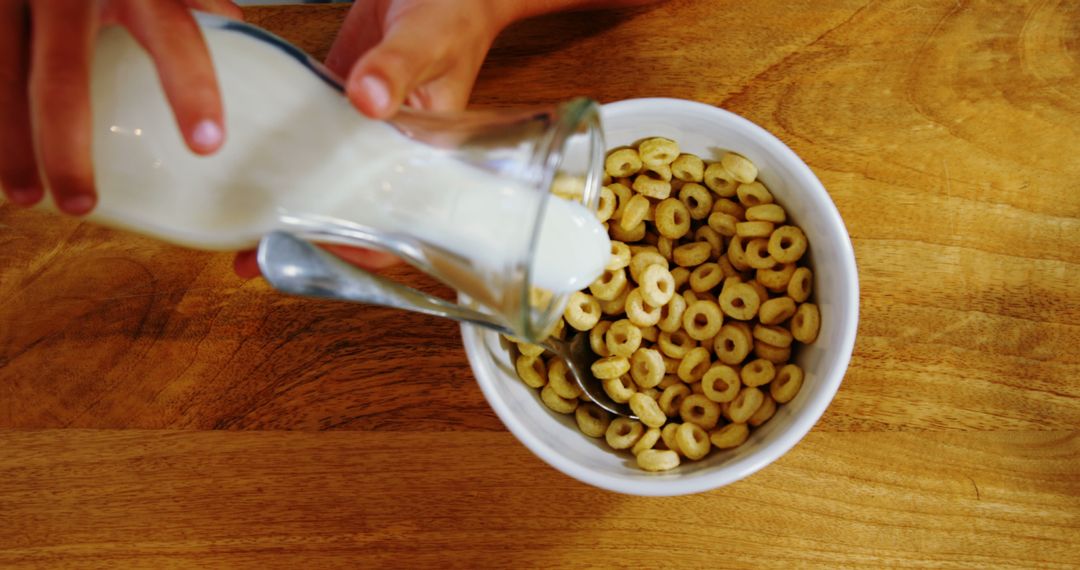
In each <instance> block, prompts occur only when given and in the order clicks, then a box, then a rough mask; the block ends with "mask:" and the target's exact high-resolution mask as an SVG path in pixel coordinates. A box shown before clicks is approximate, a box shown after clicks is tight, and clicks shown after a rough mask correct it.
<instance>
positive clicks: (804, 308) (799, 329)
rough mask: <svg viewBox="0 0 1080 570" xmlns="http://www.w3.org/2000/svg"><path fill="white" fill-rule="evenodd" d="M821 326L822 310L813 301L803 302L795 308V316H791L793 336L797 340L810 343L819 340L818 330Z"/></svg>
mask: <svg viewBox="0 0 1080 570" xmlns="http://www.w3.org/2000/svg"><path fill="white" fill-rule="evenodd" d="M820 328H821V312H820V311H818V307H817V305H815V304H813V303H803V304H801V305H799V308H798V309H796V310H795V316H794V317H791V336H793V337H795V340H797V341H799V342H801V343H804V344H810V343H812V342H814V341H815V340H817V335H818V330H819V329H820Z"/></svg>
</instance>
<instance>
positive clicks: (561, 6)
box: [494, 0, 666, 24]
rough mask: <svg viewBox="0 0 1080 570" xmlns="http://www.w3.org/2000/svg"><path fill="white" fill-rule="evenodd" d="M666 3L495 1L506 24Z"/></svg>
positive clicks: (632, 0) (639, 0) (638, 0)
mask: <svg viewBox="0 0 1080 570" xmlns="http://www.w3.org/2000/svg"><path fill="white" fill-rule="evenodd" d="M664 1H666V0H494V2H495V6H496V9H497V10H499V11H500V12H501V16H502V18H501V19H502V20H503V22H504V23H505V24H511V23H513V22H516V21H518V20H524V19H525V18H532V17H534V16H542V15H544V14H552V13H555V12H564V11H568V10H592V9H600V8H623V7H630V6H644V5H647V4H659V3H660V2H664Z"/></svg>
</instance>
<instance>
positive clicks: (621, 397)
mask: <svg viewBox="0 0 1080 570" xmlns="http://www.w3.org/2000/svg"><path fill="white" fill-rule="evenodd" d="M600 385H601V386H603V387H604V392H605V393H606V394H607V395H608V397H610V398H611V399H612V400H614V401H615V402H618V403H620V404H625V403H627V402H629V401H630V397H631V396H633V395H634V394H636V393H637V387H636V386H635V385H634V381H633V379H631V378H630V376H629V375H628V374H623V375H622V376H619V377H618V378H607V379H604V380H602V381H601V382H600Z"/></svg>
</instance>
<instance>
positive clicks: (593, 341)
mask: <svg viewBox="0 0 1080 570" xmlns="http://www.w3.org/2000/svg"><path fill="white" fill-rule="evenodd" d="M609 328H611V321H600V322H598V323H596V326H595V327H593V328H592V329H590V330H589V348H590V349H592V351H593V354H595V355H597V356H599V357H600V358H604V357H605V356H611V353H610V352H608V349H607V338H606V336H605V335H606V334H607V331H608V329H609Z"/></svg>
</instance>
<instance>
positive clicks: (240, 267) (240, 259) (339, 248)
mask: <svg viewBox="0 0 1080 570" xmlns="http://www.w3.org/2000/svg"><path fill="white" fill-rule="evenodd" d="M322 247H323V249H325V250H326V251H329V252H330V253H332V254H334V255H336V256H338V257H340V258H341V259H343V260H345V261H347V262H349V263H351V264H353V265H355V266H357V267H360V268H363V269H368V270H371V271H377V270H379V269H385V268H387V267H391V266H394V265H397V264H399V263H401V260H400V259H398V258H397V257H394V256H393V255H391V254H389V253H385V252H382V251H375V250H371V249H360V248H355V247H348V246H343V245H324V246H322ZM233 270H235V271H236V274H237V275H238V276H240V277H241V278H243V279H251V278H253V277H258V276H259V275H261V274H262V272H261V271H260V270H259V261H258V252H257V251H255V250H249V251H241V252H240V253H237V254H236V258H235V259H234V260H233Z"/></svg>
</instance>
